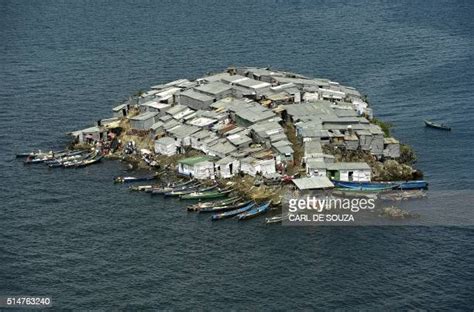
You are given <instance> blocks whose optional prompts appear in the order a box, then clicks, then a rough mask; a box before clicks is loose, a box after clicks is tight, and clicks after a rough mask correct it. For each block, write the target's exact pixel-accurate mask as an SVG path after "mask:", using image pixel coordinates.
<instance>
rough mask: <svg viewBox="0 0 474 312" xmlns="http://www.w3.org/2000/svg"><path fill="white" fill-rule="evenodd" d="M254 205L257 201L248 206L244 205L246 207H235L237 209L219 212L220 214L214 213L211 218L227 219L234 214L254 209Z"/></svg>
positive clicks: (214, 219) (213, 219)
mask: <svg viewBox="0 0 474 312" xmlns="http://www.w3.org/2000/svg"><path fill="white" fill-rule="evenodd" d="M254 206H255V203H250V204H248V205H247V206H244V207H242V208H239V209H235V210H231V211H227V212H223V213H218V214H215V215H213V216H212V218H211V220H212V221H216V220H221V219H226V218H230V217H233V216H237V215H239V214H241V213H245V212H246V211H248V210H250V209H252V208H253V207H254Z"/></svg>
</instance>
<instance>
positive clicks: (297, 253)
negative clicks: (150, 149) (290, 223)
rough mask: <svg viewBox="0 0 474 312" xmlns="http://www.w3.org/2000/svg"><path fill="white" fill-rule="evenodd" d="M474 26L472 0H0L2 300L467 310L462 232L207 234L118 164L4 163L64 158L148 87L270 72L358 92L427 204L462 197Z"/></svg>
mask: <svg viewBox="0 0 474 312" xmlns="http://www.w3.org/2000/svg"><path fill="white" fill-rule="evenodd" d="M473 14H474V2H472V1H439V2H433V3H431V2H426V1H397V2H396V3H392V2H389V1H380V2H372V1H353V2H349V1H341V2H340V3H333V2H332V1H258V2H257V1H210V0H205V1H159V2H155V1H101V2H94V1H85V0H81V1H74V2H73V1H21V2H20V1H6V0H5V1H1V2H0V42H1V45H0V103H1V108H2V113H1V114H0V142H1V144H0V149H1V151H2V152H1V154H0V168H1V172H2V179H1V181H0V194H1V200H2V204H1V208H2V210H1V218H0V268H1V269H0V295H10V294H17V295H18V294H23V295H49V296H52V297H53V300H54V305H55V306H56V308H58V309H68V308H71V309H81V310H84V309H101V310H104V309H131V310H134V309H140V310H143V309H164V308H172V309H197V308H199V309H205V310H210V309H238V310H254V309H297V308H299V309H335V308H340V309H373V310H380V309H384V308H394V309H434V308H439V309H450V308H451V309H461V310H472V308H473V306H474V299H473V298H474V297H473V296H472V294H473V293H474V282H473V281H474V262H473V261H472V259H473V257H474V248H473V243H472V242H473V239H474V231H473V228H472V227H358V228H354V227H344V228H335V227H334V228H315V227H304V228H300V227H298V228H295V227H281V226H271V227H270V226H265V225H264V224H262V219H255V220H252V221H249V222H243V223H237V222H233V220H229V221H228V222H227V221H225V222H219V223H216V224H213V223H211V222H209V221H208V219H207V218H204V217H202V216H197V215H194V214H187V213H186V212H185V211H184V210H183V207H184V204H183V203H181V202H179V201H174V200H163V199H159V198H150V197H148V196H143V194H130V193H129V192H128V191H127V190H126V189H125V188H123V187H120V186H117V185H113V184H112V183H111V180H112V177H113V176H115V175H118V174H121V173H123V170H124V167H122V166H121V165H120V164H117V163H114V162H104V164H102V165H100V166H93V167H88V168H85V169H83V170H48V169H46V168H45V167H43V166H38V167H36V166H23V164H22V163H21V162H20V161H16V160H15V159H14V154H15V152H19V151H24V150H31V149H37V148H41V149H48V148H51V147H61V146H63V145H64V144H65V143H66V142H67V137H65V135H64V134H65V133H66V132H68V131H71V130H75V129H78V128H81V127H85V126H88V125H89V124H92V123H94V122H95V120H97V119H98V118H100V117H105V116H109V115H110V114H111V107H112V106H114V105H115V104H117V103H119V102H120V101H122V100H123V99H125V98H126V97H127V96H128V95H130V94H132V93H134V92H136V91H137V90H139V89H146V88H147V87H149V86H150V85H153V84H157V83H161V82H166V81H170V80H174V79H178V78H197V77H199V76H202V75H204V74H206V73H207V72H210V71H216V70H222V69H224V68H226V67H228V66H230V65H252V66H253V65H255V66H272V67H274V68H278V69H283V70H289V71H294V72H298V73H302V74H305V75H308V76H313V77H322V78H329V79H332V80H335V81H339V82H340V83H343V84H347V85H350V86H354V87H356V88H357V89H359V90H360V91H361V92H363V93H366V94H368V95H369V99H370V103H371V105H372V107H373V108H374V111H375V115H376V116H378V117H380V118H381V119H383V120H386V121H389V122H391V123H393V125H394V128H393V132H394V135H395V136H396V137H397V138H399V139H400V140H401V141H402V142H405V143H408V144H410V145H412V146H413V147H414V148H415V149H416V151H417V155H418V163H417V167H418V168H420V169H421V170H423V172H424V173H425V178H426V179H427V180H428V181H429V182H430V186H431V190H430V192H449V191H454V190H463V191H467V192H469V191H471V190H472V184H473V182H474V178H473V174H472V159H473V151H474V149H473V148H472V143H473V140H472V137H473V128H472V124H473V123H474V105H473V100H472V96H471V95H472V87H473V85H474V59H473V51H474V44H473V43H474V21H473V19H472V15H473ZM424 118H433V119H438V120H440V121H444V122H446V123H448V124H450V125H451V126H452V127H453V129H454V130H453V131H452V132H451V133H447V132H440V131H433V130H430V129H426V128H425V127H424V126H423V121H422V120H423V119H424ZM444 204H445V206H446V209H452V208H456V207H451V206H450V205H452V203H451V202H449V201H446V202H445V203H444ZM456 205H457V206H464V208H466V207H467V208H469V207H472V206H473V203H472V201H470V200H465V202H464V203H463V202H462V201H461V202H459V201H457V202H456ZM472 208H473V209H474V207H472Z"/></svg>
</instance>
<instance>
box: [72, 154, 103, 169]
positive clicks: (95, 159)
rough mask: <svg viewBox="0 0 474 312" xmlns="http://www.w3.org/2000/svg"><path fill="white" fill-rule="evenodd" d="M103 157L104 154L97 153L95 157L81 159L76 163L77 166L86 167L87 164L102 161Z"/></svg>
mask: <svg viewBox="0 0 474 312" xmlns="http://www.w3.org/2000/svg"><path fill="white" fill-rule="evenodd" d="M102 158H104V156H102V155H96V156H95V157H93V158H91V159H86V160H83V161H81V162H80V163H78V164H77V165H76V168H84V167H87V166H90V165H93V164H96V163H98V162H99V161H101V160H102Z"/></svg>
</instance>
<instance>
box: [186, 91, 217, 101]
mask: <svg viewBox="0 0 474 312" xmlns="http://www.w3.org/2000/svg"><path fill="white" fill-rule="evenodd" d="M180 96H187V97H189V98H192V99H195V100H198V101H202V102H212V101H214V98H213V97H211V96H209V95H207V94H204V93H201V92H198V91H194V90H193V89H188V90H186V91H183V92H181V93H180Z"/></svg>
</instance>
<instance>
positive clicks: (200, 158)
mask: <svg viewBox="0 0 474 312" xmlns="http://www.w3.org/2000/svg"><path fill="white" fill-rule="evenodd" d="M214 159H215V158H214V157H211V156H196V157H189V158H184V159H181V160H178V163H180V164H183V165H189V166H193V165H195V164H198V163H201V162H208V161H212V160H214Z"/></svg>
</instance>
